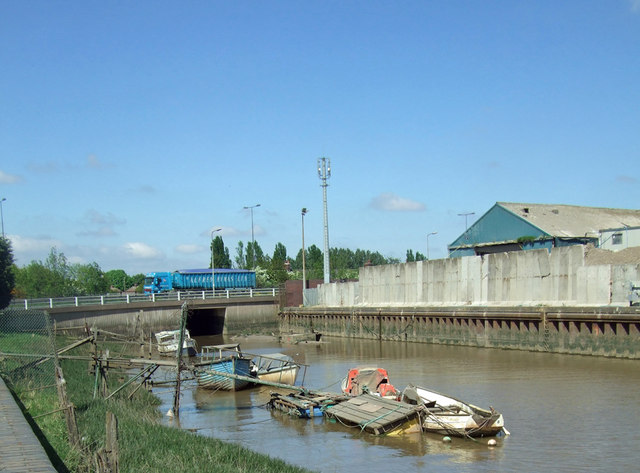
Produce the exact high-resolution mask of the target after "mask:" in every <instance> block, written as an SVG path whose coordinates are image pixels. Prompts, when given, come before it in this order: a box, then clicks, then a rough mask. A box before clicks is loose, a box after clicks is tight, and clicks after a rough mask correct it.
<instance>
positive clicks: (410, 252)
mask: <svg viewBox="0 0 640 473" xmlns="http://www.w3.org/2000/svg"><path fill="white" fill-rule="evenodd" d="M426 259H427V258H425V256H424V255H423V254H422V253H420V252H419V251H416V254H415V256H414V255H413V250H407V263H412V262H414V261H424V260H426Z"/></svg>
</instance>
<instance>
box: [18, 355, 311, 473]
mask: <svg viewBox="0 0 640 473" xmlns="http://www.w3.org/2000/svg"><path fill="white" fill-rule="evenodd" d="M59 346H60V344H59ZM61 366H62V368H63V371H64V376H65V380H66V384H67V394H68V396H69V399H70V401H71V402H72V403H73V404H74V406H75V411H76V419H77V424H78V430H79V434H80V437H81V438H82V441H81V448H79V449H74V448H71V447H70V446H69V443H68V441H67V429H66V424H65V420H64V417H63V415H62V414H61V413H53V414H49V413H51V412H52V411H55V410H56V409H57V408H58V397H57V392H56V390H55V388H48V389H35V390H34V389H26V388H25V387H24V386H23V387H21V386H20V384H19V383H15V384H14V386H13V387H14V388H15V391H16V394H17V395H18V397H19V399H20V401H21V403H22V404H23V406H24V408H25V410H26V412H27V413H28V415H29V416H30V417H31V418H34V422H35V423H36V424H37V426H38V428H39V429H40V431H41V435H42V436H43V437H44V438H45V439H46V443H48V446H46V448H48V450H49V453H50V456H52V457H53V458H54V465H55V466H56V468H58V470H59V471H63V472H64V471H69V472H72V473H85V472H93V471H96V468H95V465H96V453H97V452H98V451H99V450H100V449H102V448H104V445H105V436H106V434H105V419H106V414H107V412H112V413H113V414H115V416H116V417H117V419H118V437H119V439H118V445H119V464H120V471H121V472H122V473H127V472H132V473H133V472H136V473H138V472H160V471H161V472H163V473H184V472H185V471H202V472H213V471H215V472H223V473H227V472H228V473H232V472H247V473H249V472H265V473H266V472H283V473H303V472H308V471H309V470H305V469H303V468H299V467H296V466H292V465H288V464H287V463H285V462H284V461H282V460H279V459H274V458H271V457H268V456H265V455H262V454H258V453H255V452H252V451H251V450H249V449H247V448H244V447H242V446H240V445H236V444H230V443H225V442H222V441H220V440H217V439H213V438H209V437H203V436H199V435H197V434H195V433H191V432H188V431H183V430H180V429H177V428H173V427H168V426H164V425H161V423H160V419H161V413H160V412H159V410H158V406H159V404H160V401H159V399H158V398H156V397H155V396H153V394H151V393H149V392H147V391H145V390H144V389H140V390H138V391H137V392H136V394H135V395H134V396H133V397H132V399H131V400H129V399H127V395H128V393H129V392H131V390H126V389H125V390H123V392H122V393H121V394H118V395H116V396H115V397H114V398H112V399H109V400H104V399H102V398H100V397H99V396H98V397H97V398H96V399H94V398H93V390H94V379H95V378H94V376H93V375H91V374H90V373H89V372H88V369H87V361H72V360H62V361H61ZM121 376H122V374H121V373H120V374H117V373H115V372H114V373H112V374H111V376H110V378H111V379H110V386H111V387H112V388H115V387H116V386H118V385H120V384H121V383H122V379H121ZM118 378H120V379H118ZM42 414H44V415H42ZM40 415H42V416H41V417H39V416H40ZM251 441H256V439H247V444H248V445H250V442H251Z"/></svg>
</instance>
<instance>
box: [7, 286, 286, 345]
mask: <svg viewBox="0 0 640 473" xmlns="http://www.w3.org/2000/svg"><path fill="white" fill-rule="evenodd" d="M185 302H187V303H188V307H189V319H188V321H187V328H188V329H189V330H190V331H191V334H192V335H216V334H222V333H226V332H228V331H229V332H239V331H242V330H243V329H246V328H249V327H251V329H252V330H256V329H257V328H260V327H269V326H275V325H276V324H277V313H278V309H279V306H280V291H279V290H278V289H277V288H268V289H237V290H216V291H215V293H214V292H213V291H189V292H170V293H162V294H151V295H147V294H122V295H104V296H85V297H63V298H43V299H22V300H14V301H12V303H11V305H10V306H9V307H8V309H13V310H20V311H23V310H45V311H47V312H48V313H49V315H50V317H51V319H52V321H53V323H54V324H55V327H56V328H57V329H66V330H84V329H85V328H86V327H90V328H91V327H95V328H98V329H102V330H110V331H114V332H117V333H122V334H130V335H133V334H136V333H139V331H140V330H141V329H142V330H143V331H144V332H148V331H154V332H155V331H159V330H171V329H175V328H178V325H179V323H180V308H181V306H182V304H184V303H185ZM19 319H20V317H16V320H15V323H16V325H17V324H20V320H19ZM16 328H19V327H16Z"/></svg>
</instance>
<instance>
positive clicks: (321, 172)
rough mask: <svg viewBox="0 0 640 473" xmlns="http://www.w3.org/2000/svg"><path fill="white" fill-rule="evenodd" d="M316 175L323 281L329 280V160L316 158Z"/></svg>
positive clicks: (328, 281)
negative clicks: (321, 215)
mask: <svg viewBox="0 0 640 473" xmlns="http://www.w3.org/2000/svg"><path fill="white" fill-rule="evenodd" d="M318 177H319V178H320V180H321V181H322V184H320V186H321V187H322V204H323V206H324V283H325V284H328V283H330V282H331V277H330V275H329V213H328V212H327V187H328V186H329V184H327V179H329V178H330V177H331V160H330V159H328V158H324V157H322V158H318Z"/></svg>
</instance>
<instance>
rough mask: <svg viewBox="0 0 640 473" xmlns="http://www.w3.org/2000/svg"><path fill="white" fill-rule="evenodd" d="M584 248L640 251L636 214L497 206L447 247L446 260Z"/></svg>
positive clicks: (549, 206)
mask: <svg viewBox="0 0 640 473" xmlns="http://www.w3.org/2000/svg"><path fill="white" fill-rule="evenodd" d="M587 243H591V244H593V245H594V246H596V247H602V248H606V249H609V250H613V251H616V250H622V249H625V248H628V247H630V246H640V210H626V209H608V208H599V207H580V206H576V205H554V204H522V203H510V202H496V204H495V205H494V206H493V207H491V208H490V209H489V210H488V211H487V212H486V213H485V214H484V215H482V216H481V217H480V218H479V219H478V220H477V221H476V222H475V223H474V224H473V225H472V226H470V227H469V228H468V229H467V230H466V231H465V232H464V233H463V234H462V235H460V236H459V237H458V238H457V239H456V240H455V241H454V242H453V243H451V244H450V245H449V256H450V257H459V256H472V255H483V254H489V253H500V252H505V251H520V250H532V249H540V248H546V249H551V248H554V247H560V246H568V245H584V244H587Z"/></svg>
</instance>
